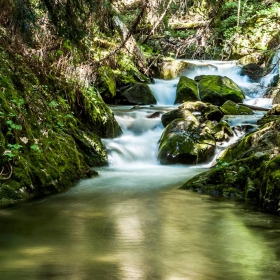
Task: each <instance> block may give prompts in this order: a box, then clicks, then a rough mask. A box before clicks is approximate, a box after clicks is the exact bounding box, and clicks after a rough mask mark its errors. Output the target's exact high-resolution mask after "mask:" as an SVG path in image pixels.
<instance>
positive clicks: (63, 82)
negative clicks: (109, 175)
mask: <svg viewBox="0 0 280 280" xmlns="http://www.w3.org/2000/svg"><path fill="white" fill-rule="evenodd" d="M29 60H30V59H29V58H28V59H25V58H24V57H23V56H21V55H18V54H14V53H12V52H10V53H8V52H7V51H5V50H4V49H2V48H0V64H1V65H2V66H1V68H0V87H1V88H2V89H4V90H3V91H2V90H1V91H0V107H1V110H0V111H1V112H0V153H1V157H0V169H1V170H2V172H1V174H0V177H1V178H0V205H5V204H10V203H15V202H19V201H23V200H25V199H28V198H31V197H34V196H40V195H46V194H50V193H55V192H58V191H61V190H63V189H65V188H68V187H70V186H72V185H73V184H74V183H75V182H76V181H77V180H78V179H80V178H85V177H90V176H92V175H95V174H96V172H93V171H92V170H91V168H92V167H95V166H103V165H106V164H107V162H108V160H107V152H106V148H105V147H104V145H103V144H102V142H101V139H100V138H101V137H107V138H111V137H116V136H118V135H120V134H121V128H120V126H119V125H118V123H117V122H116V120H115V118H114V114H113V112H112V110H111V109H110V108H109V107H108V106H107V105H106V104H105V103H104V101H103V99H102V97H101V96H100V94H99V93H98V91H97V90H96V89H95V88H94V87H85V86H80V85H77V84H76V83H74V82H73V81H68V80H67V79H64V78H63V77H59V78H56V77H53V76H52V75H45V76H43V77H42V76H41V75H40V73H37V72H35V71H34V68H33V67H32V66H30V61H29ZM10 67H12V68H14V69H17V71H16V72H14V71H10ZM23 73H24V74H23Z"/></svg>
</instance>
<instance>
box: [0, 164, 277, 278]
mask: <svg viewBox="0 0 280 280" xmlns="http://www.w3.org/2000/svg"><path fill="white" fill-rule="evenodd" d="M177 169H178V168H177ZM179 170H180V168H179ZM189 170H190V169H189ZM189 170H188V172H190V171H189ZM165 171H166V173H167V170H165ZM106 172H107V171H101V173H100V174H101V176H100V178H97V180H87V181H83V182H81V183H80V184H79V185H78V186H77V187H75V188H73V189H71V190H70V191H68V192H67V193H64V194H60V195H57V196H53V197H49V198H47V199H45V200H42V201H38V202H33V203H29V204H26V205H23V206H20V207H15V208H12V209H4V210H1V211H0V227H1V232H0V278H1V279H7V280H10V279H31V280H32V279H71V280H74V279H77V280H78V279H127V280H130V279H164V280H165V279H166V280H170V279H176V280H177V279H202V280H204V279H279V275H280V274H279V273H280V266H279V257H280V254H279V253H280V252H279V248H280V246H279V245H280V238H279V232H280V220H279V217H275V216H270V215H266V214H263V213H260V212H257V211H252V210H251V208H250V207H247V206H245V205H244V204H242V203H239V202H238V201H234V200H223V199H217V198H211V197H208V196H202V195H200V194H197V193H192V192H188V191H180V190H176V189H175V188H176V187H177V185H180V180H181V181H182V180H184V179H183V177H181V178H180V174H184V173H183V172H182V169H181V170H180V172H179V171H175V170H174V172H173V173H174V174H173V176H174V177H176V178H178V182H177V183H176V184H175V185H172V186H171V187H170V182H169V183H168V182H166V181H167V179H165V178H164V173H165V172H163V174H162V185H160V184H158V185H156V184H155V181H153V179H152V180H151V181H150V185H147V183H146V182H145V180H144V179H143V180H142V181H143V184H142V185H141V183H140V185H139V181H140V182H141V180H140V179H139V176H140V174H138V175H137V174H136V173H135V172H134V173H133V172H132V171H130V174H131V177H129V176H128V174H123V173H121V172H119V173H117V172H113V170H111V171H109V172H111V173H109V174H105V173H106ZM157 172H158V171H157V169H156V170H154V171H153V172H151V171H150V174H153V173H154V174H157ZM168 172H169V174H171V175H172V170H169V171H168ZM192 172H194V173H195V172H199V171H198V170H195V169H194V170H193V171H192ZM138 173H140V172H139V170H138ZM117 174H119V175H120V174H121V175H120V176H125V177H123V178H126V179H125V180H124V179H123V180H116V178H117ZM103 175H104V176H103ZM105 175H106V176H105ZM192 175H193V174H192ZM155 176H158V175H155ZM185 176H188V175H187V174H185ZM105 177H106V178H107V179H105ZM108 177H111V178H110V179H108ZM171 177H172V176H171ZM133 178H134V179H133ZM155 178H156V177H155ZM157 178H158V177H157ZM107 180H110V181H111V183H110V182H107ZM126 180H127V182H128V183H126V184H122V182H123V181H126ZM134 180H135V181H136V180H137V181H138V188H136V187H135V186H134ZM171 180H174V178H172V179H171ZM168 184H169V185H168Z"/></svg>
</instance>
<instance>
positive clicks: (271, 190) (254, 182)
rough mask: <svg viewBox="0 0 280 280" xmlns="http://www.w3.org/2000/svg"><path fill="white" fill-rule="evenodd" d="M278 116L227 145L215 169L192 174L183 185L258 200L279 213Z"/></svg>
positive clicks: (279, 135) (279, 121)
mask: <svg viewBox="0 0 280 280" xmlns="http://www.w3.org/2000/svg"><path fill="white" fill-rule="evenodd" d="M279 139H280V119H277V120H275V121H270V122H268V123H266V124H264V125H263V126H262V127H260V128H259V129H258V130H257V131H253V132H251V133H249V134H248V135H247V136H245V137H244V138H243V139H242V140H241V141H240V142H239V143H237V144H235V145H233V146H230V147H229V148H228V149H227V151H226V152H225V154H224V155H223V157H222V158H220V159H219V160H218V161H217V164H216V166H215V168H212V169H210V170H209V171H207V172H206V173H202V174H200V175H199V176H195V177H194V178H192V179H191V180H189V181H188V182H186V183H185V184H184V185H183V186H182V188H186V189H193V190H196V191H200V192H208V193H214V194H221V195H226V196H227V195H229V196H232V195H237V196H240V197H243V198H253V199H257V200H258V201H259V203H260V205H261V206H262V207H263V208H264V209H265V210H266V211H269V212H274V213H278V214H279V213H280V209H279V203H280V171H279V170H280V153H279V149H280V141H279Z"/></svg>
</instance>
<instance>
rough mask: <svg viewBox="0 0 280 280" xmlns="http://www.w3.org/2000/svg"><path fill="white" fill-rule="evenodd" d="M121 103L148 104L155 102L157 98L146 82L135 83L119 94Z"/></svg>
mask: <svg viewBox="0 0 280 280" xmlns="http://www.w3.org/2000/svg"><path fill="white" fill-rule="evenodd" d="M121 103H122V104H128V105H149V104H156V103H157V100H156V98H155V97H154V95H153V93H152V91H151V89H150V87H149V86H148V85H147V84H143V83H135V84H132V85H131V86H130V87H129V88H128V89H126V90H125V91H124V92H123V93H122V94H121Z"/></svg>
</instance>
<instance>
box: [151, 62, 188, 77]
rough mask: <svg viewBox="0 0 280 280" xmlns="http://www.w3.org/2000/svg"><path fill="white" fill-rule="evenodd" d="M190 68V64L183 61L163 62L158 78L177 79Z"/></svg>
mask: <svg viewBox="0 0 280 280" xmlns="http://www.w3.org/2000/svg"><path fill="white" fill-rule="evenodd" d="M188 67H189V63H188V62H186V61H182V60H171V61H163V62H162V63H161V65H160V67H159V70H158V72H159V73H158V74H157V75H156V76H157V77H159V78H160V79H164V80H171V79H175V78H177V77H178V76H180V75H181V74H182V73H183V72H184V70H186V69H187V68H188Z"/></svg>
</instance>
